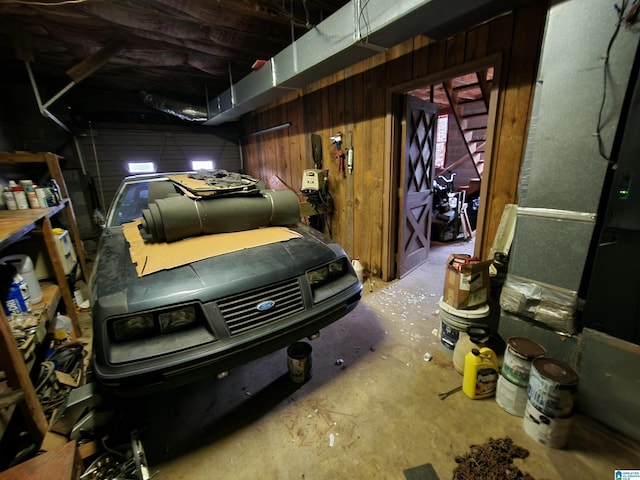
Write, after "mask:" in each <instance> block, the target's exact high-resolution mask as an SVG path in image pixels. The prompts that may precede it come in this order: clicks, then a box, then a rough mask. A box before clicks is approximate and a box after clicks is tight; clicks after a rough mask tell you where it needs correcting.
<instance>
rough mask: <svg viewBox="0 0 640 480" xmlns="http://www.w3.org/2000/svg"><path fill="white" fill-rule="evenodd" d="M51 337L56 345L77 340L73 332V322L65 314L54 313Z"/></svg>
mask: <svg viewBox="0 0 640 480" xmlns="http://www.w3.org/2000/svg"><path fill="white" fill-rule="evenodd" d="M53 339H54V342H55V345H56V346H61V345H65V344H67V343H72V342H75V341H76V340H77V338H76V335H75V332H74V331H73V323H72V322H71V319H70V318H69V317H67V316H66V315H61V314H60V313H58V314H56V320H55V331H54V332H53Z"/></svg>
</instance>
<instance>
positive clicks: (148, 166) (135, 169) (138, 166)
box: [127, 162, 156, 173]
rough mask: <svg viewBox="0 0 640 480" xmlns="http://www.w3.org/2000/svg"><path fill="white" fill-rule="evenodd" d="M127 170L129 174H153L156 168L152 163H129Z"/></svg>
mask: <svg viewBox="0 0 640 480" xmlns="http://www.w3.org/2000/svg"><path fill="white" fill-rule="evenodd" d="M127 169H128V170H129V173H154V172H155V171H156V166H155V164H154V163H153V162H129V163H127Z"/></svg>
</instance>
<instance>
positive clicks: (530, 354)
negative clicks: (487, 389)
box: [502, 337, 547, 388]
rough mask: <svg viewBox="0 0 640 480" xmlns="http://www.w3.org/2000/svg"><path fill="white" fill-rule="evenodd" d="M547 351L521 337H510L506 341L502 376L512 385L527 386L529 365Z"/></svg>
mask: <svg viewBox="0 0 640 480" xmlns="http://www.w3.org/2000/svg"><path fill="white" fill-rule="evenodd" d="M546 353H547V351H546V349H545V348H544V347H543V346H542V345H539V344H537V343H536V342H534V341H532V340H529V339H527V338H522V337H511V338H509V339H508V340H507V348H506V349H505V351H504V362H503V364H502V375H504V377H505V378H506V379H507V380H509V381H510V382H511V383H513V384H514V385H518V386H520V387H525V388H527V386H528V385H529V375H530V372H531V363H532V362H533V360H534V359H536V358H540V357H544V356H545V355H546Z"/></svg>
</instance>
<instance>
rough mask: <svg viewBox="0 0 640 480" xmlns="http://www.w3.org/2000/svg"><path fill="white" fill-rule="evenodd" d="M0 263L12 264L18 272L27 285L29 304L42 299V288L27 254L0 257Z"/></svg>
mask: <svg viewBox="0 0 640 480" xmlns="http://www.w3.org/2000/svg"><path fill="white" fill-rule="evenodd" d="M0 263H6V264H10V265H13V266H14V267H15V268H16V270H17V271H18V273H19V274H20V275H22V278H24V281H25V283H26V284H27V287H29V298H30V301H31V305H35V304H36V303H38V302H39V301H40V300H42V289H41V288H40V283H38V279H37V278H36V274H35V272H34V270H33V262H32V261H31V258H30V257H29V256H28V255H22V254H17V255H8V256H6V257H2V258H0Z"/></svg>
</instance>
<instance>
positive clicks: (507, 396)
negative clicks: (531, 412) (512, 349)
mask: <svg viewBox="0 0 640 480" xmlns="http://www.w3.org/2000/svg"><path fill="white" fill-rule="evenodd" d="M503 369H504V366H503ZM496 403H497V404H498V405H499V406H500V408H502V409H503V410H504V411H505V412H507V413H510V414H511V415H515V416H516V417H523V416H524V410H525V408H526V406H527V387H521V386H520V385H515V384H513V383H511V382H510V381H509V380H508V379H507V378H505V377H504V376H503V375H500V376H499V377H498V387H497V389H496Z"/></svg>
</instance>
